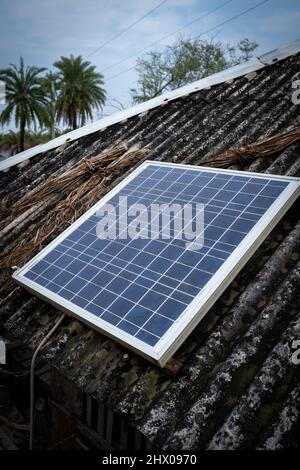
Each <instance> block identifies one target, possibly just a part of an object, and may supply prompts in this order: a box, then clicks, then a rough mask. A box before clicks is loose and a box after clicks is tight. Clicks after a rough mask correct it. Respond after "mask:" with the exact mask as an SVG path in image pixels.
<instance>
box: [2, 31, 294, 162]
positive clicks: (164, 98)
mask: <svg viewBox="0 0 300 470" xmlns="http://www.w3.org/2000/svg"><path fill="white" fill-rule="evenodd" d="M299 51H300V39H299V40H297V41H294V42H292V43H290V44H287V45H285V46H282V47H280V48H278V49H275V50H274V51H272V52H269V53H267V54H264V55H262V56H260V57H258V58H252V59H250V60H248V61H247V62H245V63H243V64H240V65H236V66H234V67H230V68H229V69H227V70H223V71H222V72H218V73H215V74H213V75H210V76H209V77H206V78H202V79H201V80H198V81H196V82H194V83H190V84H188V85H185V86H183V87H180V88H178V89H177V90H173V91H170V92H168V93H165V94H163V95H160V96H158V97H157V98H153V99H151V100H148V101H146V102H144V103H141V104H138V105H136V106H133V107H131V108H128V109H125V110H124V111H120V112H117V113H115V114H112V115H111V116H107V117H105V118H103V119H100V120H98V121H95V122H93V123H91V124H88V125H86V126H84V127H81V128H80V129H76V130H75V131H71V132H68V133H67V134H64V135H61V136H59V137H56V138H55V139H53V140H50V141H49V142H47V143H46V144H41V145H37V146H36V147H33V148H31V149H28V150H25V151H24V152H21V153H18V154H17V155H14V156H13V157H9V158H7V159H5V160H4V161H3V162H0V171H3V170H7V169H8V168H10V167H12V166H15V165H18V164H19V163H21V162H23V161H25V160H28V159H30V158H31V157H34V156H35V155H38V154H42V153H45V152H47V151H49V150H53V149H55V148H57V147H59V146H60V145H63V144H65V143H66V142H73V141H75V140H77V139H79V138H81V137H83V136H85V135H89V134H92V133H94V132H97V131H99V130H101V129H105V128H106V127H109V126H112V125H113V124H117V123H118V122H121V121H124V120H125V119H128V118H131V117H133V116H136V115H138V114H140V113H143V112H145V111H148V110H150V109H153V108H156V107H157V106H160V105H161V104H165V103H166V102H168V101H173V100H175V99H177V98H180V97H182V96H186V95H189V94H190V93H194V92H197V91H199V90H203V89H204V88H208V87H211V86H214V85H218V84H220V83H223V82H226V81H227V80H233V79H235V78H238V77H241V76H243V75H246V74H248V73H250V72H255V71H256V70H259V69H262V68H264V67H265V66H266V64H269V63H272V62H273V61H274V60H282V59H285V58H286V57H289V56H290V55H293V54H296V53H297V52H299Z"/></svg>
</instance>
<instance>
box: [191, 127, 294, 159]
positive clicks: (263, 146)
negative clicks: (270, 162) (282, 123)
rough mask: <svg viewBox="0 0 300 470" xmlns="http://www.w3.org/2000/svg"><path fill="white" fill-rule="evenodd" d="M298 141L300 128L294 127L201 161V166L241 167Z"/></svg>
mask: <svg viewBox="0 0 300 470" xmlns="http://www.w3.org/2000/svg"><path fill="white" fill-rule="evenodd" d="M298 140H300V127H295V128H293V129H291V130H289V131H286V132H283V133H281V134H275V135H273V136H271V137H267V138H266V139H261V140H258V141H257V142H254V143H253V144H249V145H244V146H242V147H236V148H232V149H229V150H227V151H226V152H224V153H221V154H219V155H216V156H215V157H212V158H210V159H209V160H201V161H200V165H201V166H211V167H215V168H228V167H229V166H231V165H234V164H235V163H239V164H240V165H241V166H242V167H243V166H244V165H245V164H247V163H250V162H251V161H253V160H255V159H256V158H260V157H269V156H271V155H274V154H276V153H278V152H280V151H281V150H283V149H285V148H286V147H288V146H289V145H291V144H293V143H295V142H297V141H298Z"/></svg>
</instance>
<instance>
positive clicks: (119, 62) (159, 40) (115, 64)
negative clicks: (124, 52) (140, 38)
mask: <svg viewBox="0 0 300 470" xmlns="http://www.w3.org/2000/svg"><path fill="white" fill-rule="evenodd" d="M231 2H233V0H227V1H226V2H223V3H222V4H221V5H219V6H217V7H215V8H213V9H212V10H209V11H208V12H207V13H204V15H201V16H198V17H197V18H195V19H194V20H192V21H190V22H189V23H186V24H185V25H183V26H182V27H181V28H179V29H176V30H175V31H172V32H171V33H168V34H167V35H166V36H163V37H161V38H160V39H157V40H156V41H154V42H152V43H151V44H148V46H146V47H143V49H140V50H139V51H138V52H135V53H134V54H130V55H129V56H127V57H124V58H123V59H121V60H119V61H118V62H115V63H114V64H112V65H108V66H107V67H105V68H104V69H103V70H101V72H102V73H105V72H106V71H107V70H110V69H112V68H114V67H116V66H117V65H120V64H122V63H123V62H127V60H129V59H131V58H132V57H136V56H137V55H139V54H141V53H142V52H144V51H145V50H146V49H149V47H153V46H155V45H156V44H159V43H160V42H162V41H164V40H165V39H168V38H169V37H171V36H174V34H177V33H179V32H180V31H182V30H183V29H185V28H187V27H188V26H191V25H192V24H194V23H196V22H197V21H200V20H203V19H204V18H206V17H207V16H209V15H211V14H212V13H215V12H216V11H217V10H220V9H221V8H223V7H224V6H226V5H228V3H231Z"/></svg>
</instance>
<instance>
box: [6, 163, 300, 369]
mask: <svg viewBox="0 0 300 470" xmlns="http://www.w3.org/2000/svg"><path fill="white" fill-rule="evenodd" d="M299 181H300V180H299V179H297V178H292V177H282V176H275V175H261V174H256V173H249V172H239V171H231V170H217V169H207V168H203V167H196V166H195V167H194V166H188V165H179V164H169V163H155V162H145V163H144V164H142V165H141V166H140V167H139V168H138V169H137V170H135V171H134V172H132V173H131V174H130V175H129V176H128V177H127V178H125V179H124V180H123V181H122V182H121V183H120V184H119V185H117V186H116V187H115V188H114V189H113V190H112V191H111V192H110V193H108V194H107V195H106V196H105V197H104V198H102V199H101V200H100V201H99V202H98V203H97V204H95V205H94V206H93V207H92V208H91V209H90V210H89V211H88V212H86V213H85V214H84V215H83V216H82V217H80V218H79V219H78V220H77V221H76V222H75V223H74V224H72V225H71V226H70V227H69V228H68V229H67V230H66V231H65V232H63V233H62V234H61V235H60V236H58V237H57V238H56V239H55V240H54V241H53V242H52V243H51V244H50V245H49V246H47V247H46V248H45V249H44V250H42V251H41V252H40V253H39V254H38V255H37V256H35V257H34V258H33V259H32V260H31V261H30V262H29V263H27V264H26V265H25V266H24V267H23V268H21V269H20V270H18V271H17V272H15V273H14V274H13V277H14V279H15V280H16V281H17V282H18V283H20V284H21V285H23V286H25V287H26V288H28V289H29V290H31V291H32V292H34V293H36V294H37V295H39V296H40V297H42V298H43V299H46V300H48V301H49V302H51V303H52V304H54V305H55V306H56V307H58V308H59V309H61V310H62V311H64V312H67V313H69V314H71V315H73V316H75V317H76V318H79V319H81V320H83V321H84V322H86V323H87V324H89V325H91V326H92V327H94V328H96V329H98V330H99V331H101V332H103V333H104V334H107V335H108V336H110V337H112V338H114V339H115V340H116V341H119V342H121V343H122V344H124V345H126V346H128V347H129V348H131V349H133V350H134V351H136V352H137V353H139V354H141V355H143V356H144V357H146V358H148V359H150V360H151V361H153V362H155V363H157V364H159V365H160V366H163V365H164V364H165V363H166V362H167V360H168V359H169V358H170V357H171V355H172V354H173V353H174V352H175V351H176V349H178V347H179V346H180V344H181V343H182V342H183V341H184V339H185V338H186V337H187V336H188V334H189V333H190V332H191V331H192V330H193V328H194V327H195V326H196V325H197V324H198V323H199V321H200V319H201V318H202V317H203V316H204V315H205V313H206V312H207V311H208V310H209V308H210V307H211V306H212V305H213V303H214V302H215V301H216V300H217V298H218V297H219V295H220V294H221V293H222V292H223V291H224V289H225V288H226V286H227V285H228V284H229V283H230V282H231V280H232V279H233V278H234V276H235V275H236V274H237V273H238V272H239V270H240V269H241V268H242V266H243V265H244V264H245V263H246V261H247V260H248V259H249V258H250V256H251V255H252V254H253V253H254V251H255V250H256V248H257V247H258V246H259V244H260V243H261V242H262V241H263V240H264V238H265V237H266V236H267V234H268V233H269V232H270V231H271V229H272V228H273V227H274V226H275V224H276V223H277V222H278V221H279V220H280V218H281V217H282V215H283V214H284V213H285V212H286V211H287V209H288V208H289V207H290V206H291V204H292V203H293V202H294V201H295V199H296V198H297V196H298V195H299V192H300V183H299ZM162 204H164V205H165V207H171V206H172V205H174V204H175V205H176V207H177V208H178V211H179V212H178V213H177V214H176V213H175V212H172V213H170V212H169V216H170V218H169V222H168V223H166V220H167V219H164V218H163V217H164V215H163V213H162V212H156V213H155V217H154V218H153V217H152V218H151V217H149V214H150V213H151V214H152V212H151V211H152V210H153V208H156V209H157V208H159V207H160V206H161V205H162ZM187 205H190V206H193V207H194V206H195V207H198V208H200V214H201V217H202V219H201V221H202V226H201V227H202V228H201V233H199V234H198V238H197V240H198V244H195V245H194V246H191V245H192V243H191V242H190V241H189V242H188V240H191V238H188V237H187V236H186V237H185V232H184V230H183V229H184V228H187V224H186V223H185V222H183V225H181V228H182V230H181V231H180V229H179V230H177V231H176V223H177V222H178V220H180V221H182V215H183V214H184V211H183V209H182V210H181V211H180V208H184V207H186V206H187ZM132 207H134V208H135V211H132V209H131V208H132ZM172 207H173V206H172ZM138 212H139V214H138ZM195 214H196V212H195V211H194V212H190V219H189V224H190V229H191V227H192V226H193V224H194V226H195V222H196V215H195ZM145 215H146V216H145ZM124 217H125V218H126V217H127V218H126V220H125V218H124ZM199 220H200V219H199ZM153 224H154V225H155V227H154V228H155V229H156V230H154V229H153ZM167 226H168V227H167ZM100 228H101V230H100ZM167 228H168V230H166V229H167ZM166 232H167V233H166ZM192 233H194V232H192ZM129 234H131V236H129ZM179 235H182V236H179Z"/></svg>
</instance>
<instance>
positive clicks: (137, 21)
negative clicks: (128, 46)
mask: <svg viewBox="0 0 300 470" xmlns="http://www.w3.org/2000/svg"><path fill="white" fill-rule="evenodd" d="M168 1H169V0H163V1H162V2H160V3H159V4H158V5H156V7H154V8H152V10H149V11H148V12H147V13H145V14H144V15H143V16H141V17H140V18H139V19H137V20H136V21H134V22H133V23H131V24H130V25H129V26H127V28H125V29H123V30H122V31H120V32H119V33H117V34H116V35H115V36H113V37H112V38H111V39H108V40H107V41H105V42H103V43H102V44H101V45H100V46H99V47H97V49H95V50H94V51H92V52H90V53H89V54H87V55H86V56H85V59H86V58H88V57H90V56H91V55H93V54H95V53H96V52H98V51H100V50H101V49H103V48H104V47H105V46H107V45H108V44H110V43H111V42H113V41H114V40H115V39H117V38H119V37H120V36H122V35H123V34H124V33H126V32H127V31H129V30H130V29H132V28H133V27H134V26H135V25H136V24H138V23H140V22H141V21H142V20H143V19H144V18H146V17H147V16H149V15H151V14H152V13H153V12H154V11H155V10H157V9H158V8H159V7H161V6H162V5H163V4H164V3H166V2H168Z"/></svg>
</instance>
